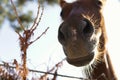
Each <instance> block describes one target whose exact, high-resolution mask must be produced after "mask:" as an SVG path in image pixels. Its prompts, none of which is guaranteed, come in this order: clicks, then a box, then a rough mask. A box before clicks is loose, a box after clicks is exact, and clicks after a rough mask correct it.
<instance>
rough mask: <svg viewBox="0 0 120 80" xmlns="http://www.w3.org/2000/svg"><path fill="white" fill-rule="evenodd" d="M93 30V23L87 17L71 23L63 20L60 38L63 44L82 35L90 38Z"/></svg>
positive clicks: (59, 33) (59, 32)
mask: <svg viewBox="0 0 120 80" xmlns="http://www.w3.org/2000/svg"><path fill="white" fill-rule="evenodd" d="M93 32H94V28H93V25H92V23H91V22H90V21H89V20H87V19H84V20H81V21H80V22H74V23H72V22H71V23H69V24H66V23H65V22H63V23H62V24H61V25H60V27H59V31H58V40H59V42H61V43H62V44H65V43H66V41H67V40H71V41H76V40H77V39H80V38H82V36H81V35H83V36H84V37H88V38H90V37H91V36H92V34H93ZM81 33H82V34H81ZM88 38H87V39H88Z"/></svg>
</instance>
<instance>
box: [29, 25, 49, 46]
mask: <svg viewBox="0 0 120 80" xmlns="http://www.w3.org/2000/svg"><path fill="white" fill-rule="evenodd" d="M48 29H49V27H47V29H46V30H45V31H44V32H43V33H42V34H41V35H40V36H38V37H37V38H36V39H35V40H33V41H31V42H30V44H29V45H31V44H32V43H34V42H35V41H37V40H38V39H40V38H41V36H43V35H44V34H45V33H46V32H47V30H48Z"/></svg>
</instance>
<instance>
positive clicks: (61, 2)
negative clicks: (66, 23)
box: [59, 0, 67, 8]
mask: <svg viewBox="0 0 120 80" xmlns="http://www.w3.org/2000/svg"><path fill="white" fill-rule="evenodd" d="M59 3H60V6H61V7H62V8H63V7H64V6H65V5H66V4H67V2H66V1H64V0H60V2H59Z"/></svg>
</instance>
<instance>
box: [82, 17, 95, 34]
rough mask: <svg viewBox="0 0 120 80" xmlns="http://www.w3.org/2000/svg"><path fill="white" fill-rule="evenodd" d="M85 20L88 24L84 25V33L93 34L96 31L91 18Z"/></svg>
mask: <svg viewBox="0 0 120 80" xmlns="http://www.w3.org/2000/svg"><path fill="white" fill-rule="evenodd" d="M84 21H85V22H86V25H85V26H84V29H83V33H84V34H85V35H89V36H91V35H92V33H93V32H94V28H93V26H92V24H91V22H90V21H89V20H87V19H85V20H84Z"/></svg>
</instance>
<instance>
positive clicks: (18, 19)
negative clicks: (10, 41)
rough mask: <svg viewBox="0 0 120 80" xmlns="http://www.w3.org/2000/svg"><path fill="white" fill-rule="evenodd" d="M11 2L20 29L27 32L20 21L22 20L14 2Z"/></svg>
mask: <svg viewBox="0 0 120 80" xmlns="http://www.w3.org/2000/svg"><path fill="white" fill-rule="evenodd" d="M10 1H11V4H12V6H13V9H14V11H15V15H16V17H17V21H18V22H19V24H20V27H21V28H22V29H23V30H24V31H25V29H24V27H23V25H22V23H21V20H20V18H19V16H18V13H17V10H16V7H15V5H14V3H13V1H12V0H10Z"/></svg>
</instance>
